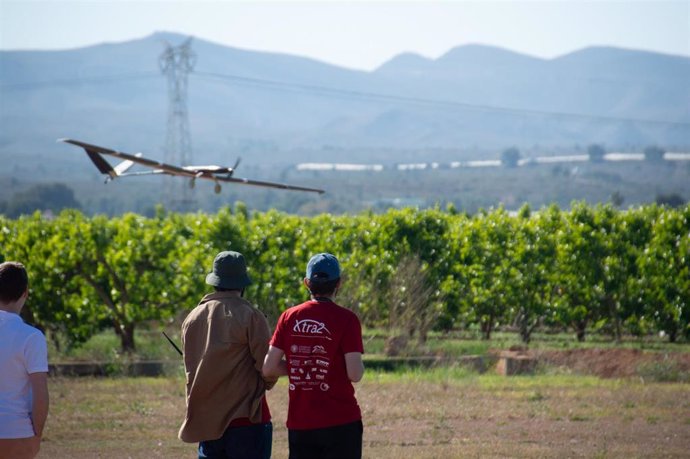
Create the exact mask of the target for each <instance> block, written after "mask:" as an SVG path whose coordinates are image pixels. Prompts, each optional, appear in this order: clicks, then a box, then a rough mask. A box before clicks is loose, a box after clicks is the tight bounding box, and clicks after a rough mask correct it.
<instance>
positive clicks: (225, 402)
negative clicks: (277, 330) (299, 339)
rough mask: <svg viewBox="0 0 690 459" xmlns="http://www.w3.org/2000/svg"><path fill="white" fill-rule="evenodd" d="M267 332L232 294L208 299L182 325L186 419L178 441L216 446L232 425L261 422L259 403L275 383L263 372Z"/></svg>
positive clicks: (250, 309) (252, 311) (262, 319)
mask: <svg viewBox="0 0 690 459" xmlns="http://www.w3.org/2000/svg"><path fill="white" fill-rule="evenodd" d="M269 339H270V332H269V330H268V323H267V322H266V317H264V315H263V313H262V312H261V311H259V310H258V309H257V308H255V307H254V306H252V305H251V303H249V302H248V301H246V300H245V299H243V298H240V297H239V296H238V295H237V294H236V293H235V292H216V293H211V294H208V295H206V296H205V297H204V298H203V299H202V300H201V302H200V303H199V305H198V306H197V307H196V308H194V309H193V310H192V312H190V313H189V315H188V316H187V318H186V319H185V321H184V323H183V324H182V345H183V349H184V367H185V373H186V380H187V381H186V389H187V390H186V393H187V414H186V417H185V420H184V423H183V424H182V427H180V432H179V434H178V435H179V437H180V439H181V440H183V441H185V442H189V443H194V442H200V441H206V440H216V439H218V438H220V437H221V436H222V435H223V432H225V429H226V428H227V427H228V425H229V424H230V422H231V421H232V420H233V419H237V418H249V419H250V421H251V422H255V423H258V422H260V421H261V397H262V396H263V395H264V392H265V391H266V389H267V388H268V389H270V388H271V387H272V386H273V385H274V384H275V379H273V380H270V381H265V380H264V379H263V377H262V376H261V367H262V365H263V361H264V356H265V355H266V352H267V350H268V341H269Z"/></svg>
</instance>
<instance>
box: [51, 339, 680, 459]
mask: <svg viewBox="0 0 690 459" xmlns="http://www.w3.org/2000/svg"><path fill="white" fill-rule="evenodd" d="M687 357H688V356H681V358H680V359H679V361H680V362H681V363H682V362H685V363H682V364H683V365H685V364H686V363H687V362H688V360H687ZM544 358H551V359H552V362H553V363H554V364H558V365H563V366H567V367H572V368H573V369H574V370H573V372H572V373H567V372H555V373H552V374H548V373H546V374H538V375H536V376H512V377H502V376H497V375H496V374H493V373H492V372H489V373H487V374H484V375H478V374H467V372H466V371H465V372H463V371H459V370H458V371H456V370H454V369H452V368H437V369H428V370H423V371H417V372H410V373H409V374H408V373H405V374H397V375H393V374H389V373H377V372H369V373H367V374H366V375H365V378H364V380H363V381H362V382H361V383H359V384H357V386H356V387H357V397H358V400H359V403H360V406H361V408H362V413H363V421H364V426H365V433H364V457H365V458H372V459H399V458H401V457H406V458H414V459H417V458H421V459H425V458H443V459H446V458H461V457H470V458H487V457H488V458H499V457H500V458H504V457H524V458H542V457H586V458H591V457H597V458H625V459H628V458H632V457H634V458H638V457H649V458H657V457H659V458H661V457H664V458H667V457H670V458H687V457H689V456H688V451H690V385H689V384H678V383H659V382H650V381H646V380H644V379H643V378H639V377H629V378H625V377H624V378H619V377H618V376H620V375H625V374H627V370H626V369H625V365H626V362H627V365H629V366H633V367H638V366H639V365H640V364H642V363H645V362H646V361H647V359H651V361H652V362H653V361H654V360H655V359H657V358H659V357H658V356H651V357H650V356H648V355H646V353H640V352H636V351H627V350H622V351H620V350H614V351H604V352H600V351H596V350H583V351H563V352H558V353H556V354H545V356H544ZM661 358H663V355H662V356H661ZM677 365H680V364H677ZM677 365H676V367H677ZM575 369H581V370H583V371H582V372H599V373H600V374H601V375H603V376H606V377H607V378H606V379H604V378H599V377H594V376H583V375H579V374H575V373H579V372H580V371H575ZM585 370H586V371H585ZM50 388H51V414H50V417H49V421H48V425H47V430H46V436H45V441H44V443H43V447H42V450H41V453H40V455H39V458H43V459H47V458H51V459H52V458H73V457H93V458H151V457H155V458H159V457H160V458H190V459H191V458H194V457H196V453H195V446H194V445H189V444H184V443H182V442H181V441H179V440H178V439H177V438H176V434H177V429H178V428H179V425H180V423H181V421H182V417H183V411H184V386H183V382H182V378H181V377H179V376H177V377H167V378H51V380H50ZM287 393H288V391H287V386H286V384H285V382H284V381H281V382H279V384H278V385H277V386H276V388H275V389H274V390H272V391H271V392H269V394H268V401H269V405H270V407H271V411H272V414H273V423H274V438H273V457H274V458H276V459H284V458H287V452H288V448H287V431H286V429H285V426H284V421H285V418H286V412H287Z"/></svg>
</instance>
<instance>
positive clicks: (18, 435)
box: [0, 261, 48, 459]
mask: <svg viewBox="0 0 690 459" xmlns="http://www.w3.org/2000/svg"><path fill="white" fill-rule="evenodd" d="M28 296H29V279H28V276H27V274H26V269H25V268H24V265H22V264H21V263H17V262H12V261H8V262H5V263H0V459H10V458H11V459H31V458H34V457H36V455H37V454H38V450H39V448H40V445H41V437H42V436H43V427H44V426H45V423H46V418H47V417H48V351H47V348H46V339H45V336H43V333H41V332H40V331H39V330H37V329H36V328H34V327H32V326H30V325H28V324H26V323H24V321H23V320H22V318H21V317H20V316H19V313H20V312H21V310H22V307H23V306H24V303H25V302H26V299H27V298H28Z"/></svg>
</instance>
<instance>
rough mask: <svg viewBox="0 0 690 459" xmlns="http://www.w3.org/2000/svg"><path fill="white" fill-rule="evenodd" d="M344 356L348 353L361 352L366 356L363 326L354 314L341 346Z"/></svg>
mask: <svg viewBox="0 0 690 459" xmlns="http://www.w3.org/2000/svg"><path fill="white" fill-rule="evenodd" d="M341 347H342V350H343V353H344V354H347V353H348V352H360V353H362V354H364V343H362V324H360V323H359V319H358V318H357V316H356V315H355V314H354V313H352V315H351V316H350V320H349V322H348V326H347V329H346V330H345V333H344V334H343V341H342V344H341Z"/></svg>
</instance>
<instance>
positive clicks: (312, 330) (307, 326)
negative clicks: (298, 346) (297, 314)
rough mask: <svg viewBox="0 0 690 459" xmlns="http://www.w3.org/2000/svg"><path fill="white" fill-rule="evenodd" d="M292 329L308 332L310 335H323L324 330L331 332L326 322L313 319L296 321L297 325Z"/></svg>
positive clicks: (297, 331) (298, 331)
mask: <svg viewBox="0 0 690 459" xmlns="http://www.w3.org/2000/svg"><path fill="white" fill-rule="evenodd" d="M292 331H294V332H296V333H306V334H309V335H323V334H324V332H325V333H328V334H329V335H330V334H331V332H330V331H328V329H327V328H326V324H324V323H323V322H317V321H316V320H313V319H304V320H298V321H297V322H295V326H294V327H292Z"/></svg>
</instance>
